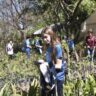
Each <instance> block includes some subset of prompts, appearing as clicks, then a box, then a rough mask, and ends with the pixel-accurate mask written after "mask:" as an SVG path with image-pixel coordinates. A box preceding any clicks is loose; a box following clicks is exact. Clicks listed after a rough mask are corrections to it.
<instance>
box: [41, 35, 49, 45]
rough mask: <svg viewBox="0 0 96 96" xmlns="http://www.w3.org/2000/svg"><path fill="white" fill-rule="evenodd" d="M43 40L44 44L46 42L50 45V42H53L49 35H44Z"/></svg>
mask: <svg viewBox="0 0 96 96" xmlns="http://www.w3.org/2000/svg"><path fill="white" fill-rule="evenodd" d="M43 40H44V42H45V43H46V44H50V42H51V37H50V35H49V34H44V35H43Z"/></svg>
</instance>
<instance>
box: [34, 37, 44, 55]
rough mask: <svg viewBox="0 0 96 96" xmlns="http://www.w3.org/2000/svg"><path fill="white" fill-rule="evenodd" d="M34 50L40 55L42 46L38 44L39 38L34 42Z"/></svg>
mask: <svg viewBox="0 0 96 96" xmlns="http://www.w3.org/2000/svg"><path fill="white" fill-rule="evenodd" d="M35 48H36V50H37V51H38V52H39V53H40V54H42V46H41V44H40V39H39V38H36V40H35Z"/></svg>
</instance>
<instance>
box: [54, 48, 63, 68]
mask: <svg viewBox="0 0 96 96" xmlns="http://www.w3.org/2000/svg"><path fill="white" fill-rule="evenodd" d="M61 66H62V48H61V46H57V47H56V64H55V68H56V69H61Z"/></svg>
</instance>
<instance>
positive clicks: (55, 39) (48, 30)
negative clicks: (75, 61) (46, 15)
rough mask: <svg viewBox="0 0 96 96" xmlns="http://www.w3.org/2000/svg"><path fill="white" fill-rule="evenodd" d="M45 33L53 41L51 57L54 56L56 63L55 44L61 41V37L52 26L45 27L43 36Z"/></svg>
mask: <svg viewBox="0 0 96 96" xmlns="http://www.w3.org/2000/svg"><path fill="white" fill-rule="evenodd" d="M44 34H48V35H50V37H51V43H50V46H51V48H52V53H51V58H52V60H53V62H54V63H56V50H55V45H56V44H57V43H60V39H59V37H58V36H57V34H56V32H54V31H53V29H52V27H45V28H44V29H43V31H42V33H41V36H43V35H44ZM45 48H46V46H45Z"/></svg>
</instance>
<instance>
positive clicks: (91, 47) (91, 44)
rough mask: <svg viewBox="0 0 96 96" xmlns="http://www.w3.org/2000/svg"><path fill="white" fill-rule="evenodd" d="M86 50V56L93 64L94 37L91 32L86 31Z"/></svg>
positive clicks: (95, 40) (95, 43) (95, 38)
mask: <svg viewBox="0 0 96 96" xmlns="http://www.w3.org/2000/svg"><path fill="white" fill-rule="evenodd" d="M85 42H86V48H87V56H88V58H89V60H90V61H92V62H93V58H94V52H95V46H96V37H95V36H94V34H93V30H92V29H89V30H88V35H87V36H86V41H85Z"/></svg>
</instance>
